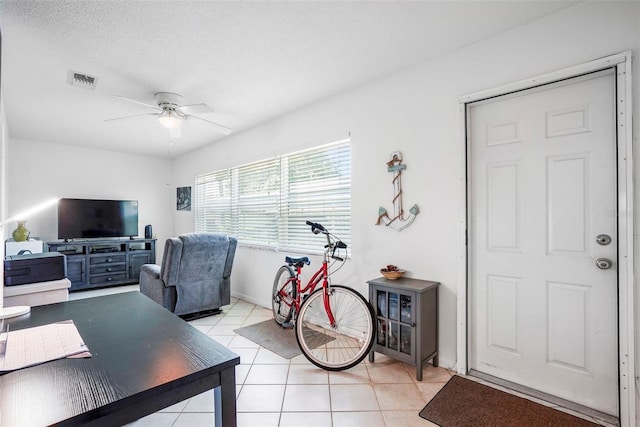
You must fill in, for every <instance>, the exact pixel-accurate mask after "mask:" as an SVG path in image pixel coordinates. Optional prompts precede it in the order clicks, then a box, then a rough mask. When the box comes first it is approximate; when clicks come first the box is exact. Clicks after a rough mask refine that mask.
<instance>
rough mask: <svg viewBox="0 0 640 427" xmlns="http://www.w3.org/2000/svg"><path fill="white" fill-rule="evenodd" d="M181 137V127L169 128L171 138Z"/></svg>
mask: <svg viewBox="0 0 640 427" xmlns="http://www.w3.org/2000/svg"><path fill="white" fill-rule="evenodd" d="M181 137H182V132H180V128H171V129H169V138H171V139H176V138H181Z"/></svg>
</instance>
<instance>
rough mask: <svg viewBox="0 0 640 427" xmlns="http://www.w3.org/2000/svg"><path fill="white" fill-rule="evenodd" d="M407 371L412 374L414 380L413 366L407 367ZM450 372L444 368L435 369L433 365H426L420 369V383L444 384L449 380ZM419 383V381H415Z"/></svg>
mask: <svg viewBox="0 0 640 427" xmlns="http://www.w3.org/2000/svg"><path fill="white" fill-rule="evenodd" d="M407 370H408V371H409V372H410V373H412V374H413V376H414V379H415V372H416V370H415V366H410V365H407ZM452 375H453V373H452V372H450V371H448V370H447V369H445V368H440V367H438V368H435V367H434V366H433V365H427V366H423V367H422V382H430V383H446V382H447V381H449V380H450V379H451V376H452ZM417 382H418V383H419V381H417Z"/></svg>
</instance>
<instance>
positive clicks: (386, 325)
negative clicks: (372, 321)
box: [367, 277, 440, 381]
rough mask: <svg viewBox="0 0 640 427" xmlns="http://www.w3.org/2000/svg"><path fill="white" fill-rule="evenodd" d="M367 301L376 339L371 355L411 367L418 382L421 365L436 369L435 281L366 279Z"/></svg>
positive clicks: (436, 320) (436, 296) (420, 374)
mask: <svg viewBox="0 0 640 427" xmlns="http://www.w3.org/2000/svg"><path fill="white" fill-rule="evenodd" d="M367 283H368V284H369V302H370V303H371V306H372V307H373V308H374V312H375V318H376V331H377V336H376V339H375V341H374V344H373V347H372V349H371V353H369V361H370V362H373V360H374V352H376V351H377V352H378V353H382V354H385V355H387V356H389V357H392V358H394V359H397V360H400V361H402V362H405V363H408V364H411V365H414V366H415V367H416V379H417V380H418V381H422V366H423V365H424V364H425V363H427V362H428V361H429V360H433V366H438V286H439V285H440V283H439V282H431V281H428V280H418V279H409V278H399V279H396V280H389V279H386V278H384V277H380V278H378V279H373V280H369V281H368V282H367Z"/></svg>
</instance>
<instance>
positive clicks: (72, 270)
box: [46, 239, 156, 291]
mask: <svg viewBox="0 0 640 427" xmlns="http://www.w3.org/2000/svg"><path fill="white" fill-rule="evenodd" d="M46 250H47V251H49V252H61V253H63V254H65V255H66V259H67V278H68V279H69V280H70V281H71V288H70V289H69V290H70V291H77V290H81V289H91V288H99V287H104V286H114V285H125V284H132V283H138V279H139V277H140V268H141V267H142V265H143V264H153V263H155V260H156V241H155V239H130V240H109V239H101V240H86V241H69V242H47V243H46Z"/></svg>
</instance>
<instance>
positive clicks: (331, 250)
mask: <svg viewBox="0 0 640 427" xmlns="http://www.w3.org/2000/svg"><path fill="white" fill-rule="evenodd" d="M306 223H307V225H309V226H311V232H312V233H313V234H319V233H323V234H324V235H326V236H327V245H326V246H325V248H327V253H328V254H329V256H330V257H331V258H333V259H335V260H338V261H344V258H342V257H339V256H337V255H336V249H347V244H346V243H344V242H342V241H341V240H338V239H335V241H334V242H332V241H331V233H329V232H328V231H327V229H326V228H324V226H323V225H322V224H320V223H319V222H311V221H307V222H306ZM333 237H334V238H335V236H333Z"/></svg>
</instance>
